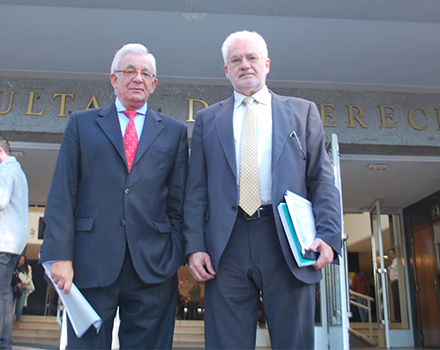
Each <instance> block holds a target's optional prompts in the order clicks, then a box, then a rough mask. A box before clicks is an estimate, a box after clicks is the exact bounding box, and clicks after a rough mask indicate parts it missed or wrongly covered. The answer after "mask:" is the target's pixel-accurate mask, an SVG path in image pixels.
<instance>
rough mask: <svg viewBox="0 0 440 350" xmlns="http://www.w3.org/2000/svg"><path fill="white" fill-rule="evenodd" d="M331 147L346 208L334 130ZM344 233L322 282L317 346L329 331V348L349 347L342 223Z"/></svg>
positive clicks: (327, 337)
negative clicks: (335, 259) (334, 261)
mask: <svg viewBox="0 0 440 350" xmlns="http://www.w3.org/2000/svg"><path fill="white" fill-rule="evenodd" d="M327 151H328V153H329V156H330V161H331V163H332V166H333V173H334V175H335V186H336V187H337V188H338V190H339V193H340V197H341V201H340V205H341V208H342V191H341V170H340V163H339V145H338V138H337V135H335V134H332V138H331V142H330V143H329V145H328V146H327ZM341 215H342V214H341ZM341 222H342V217H341ZM341 237H342V241H343V246H342V251H341V257H340V258H339V264H337V265H336V264H330V265H329V266H327V267H326V268H325V270H324V271H323V280H322V281H321V283H320V291H321V292H322V295H321V297H320V300H321V305H322V310H323V317H322V327H321V329H318V327H315V349H323V348H324V344H320V339H322V338H321V337H320V334H319V332H321V333H323V334H325V335H326V337H325V338H324V337H323V338H324V339H328V340H327V341H328V343H327V344H326V345H327V348H328V349H330V350H332V349H349V339H348V312H349V301H348V297H347V296H348V268H347V245H346V240H347V237H346V235H345V233H344V227H343V225H342V227H341Z"/></svg>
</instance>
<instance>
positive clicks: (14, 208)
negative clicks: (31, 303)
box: [0, 137, 29, 349]
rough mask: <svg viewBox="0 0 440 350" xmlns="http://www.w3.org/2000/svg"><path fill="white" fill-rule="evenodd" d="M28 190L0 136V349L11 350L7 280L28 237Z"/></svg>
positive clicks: (10, 305)
mask: <svg viewBox="0 0 440 350" xmlns="http://www.w3.org/2000/svg"><path fill="white" fill-rule="evenodd" d="M28 197H29V191H28V183H27V179H26V175H25V174H24V172H23V170H22V169H21V166H20V163H19V162H18V161H17V159H16V158H15V157H14V156H12V152H11V146H10V144H9V142H8V141H7V140H6V139H4V138H3V137H0V349H11V348H12V314H13V303H12V288H11V281H12V275H13V273H14V268H15V264H16V262H17V260H18V256H19V254H21V253H22V252H23V249H24V247H25V246H26V242H27V237H28V207H29V199H28Z"/></svg>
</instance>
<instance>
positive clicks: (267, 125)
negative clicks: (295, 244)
mask: <svg viewBox="0 0 440 350" xmlns="http://www.w3.org/2000/svg"><path fill="white" fill-rule="evenodd" d="M245 97H246V96H244V95H242V94H240V93H238V92H236V91H234V114H233V129H234V141H235V159H236V160H237V162H236V163H237V164H236V165H237V186H239V185H240V183H239V182H240V140H241V126H242V124H243V116H244V112H245V110H246V106H245V105H244V104H243V99H244V98H245ZM252 97H253V98H254V99H255V101H254V106H255V107H256V122H257V137H258V175H259V179H260V196H261V203H262V204H263V205H264V204H272V96H271V94H270V92H269V90H268V89H267V86H264V87H263V88H262V89H261V90H260V91H258V92H257V93H255V94H254V95H252Z"/></svg>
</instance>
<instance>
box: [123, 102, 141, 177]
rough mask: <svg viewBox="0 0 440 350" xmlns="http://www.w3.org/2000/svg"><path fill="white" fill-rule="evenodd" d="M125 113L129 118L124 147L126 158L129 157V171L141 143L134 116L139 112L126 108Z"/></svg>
mask: <svg viewBox="0 0 440 350" xmlns="http://www.w3.org/2000/svg"><path fill="white" fill-rule="evenodd" d="M123 113H124V114H125V115H126V116H127V117H128V119H129V121H128V124H127V127H126V128H125V134H124V148H125V158H126V159H127V167H128V172H130V171H131V167H132V165H133V161H134V157H135V156H136V150H137V146H138V144H139V140H138V137H137V132H136V126H135V125H134V117H135V116H136V115H137V112H136V111H133V110H131V109H126V110H125V111H124V112H123Z"/></svg>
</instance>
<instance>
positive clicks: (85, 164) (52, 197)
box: [41, 103, 188, 288]
mask: <svg viewBox="0 0 440 350" xmlns="http://www.w3.org/2000/svg"><path fill="white" fill-rule="evenodd" d="M187 167H188V142H187V129H186V127H185V126H184V125H182V124H181V123H179V122H178V121H176V120H175V119H173V118H171V117H168V116H166V115H163V114H160V113H156V112H154V111H153V110H151V108H149V109H148V112H147V115H146V118H145V123H144V128H143V132H142V137H141V139H140V142H139V146H138V149H137V152H136V157H135V160H134V163H133V167H132V169H131V172H130V173H129V172H128V170H127V163H126V160H125V151H124V144H123V138H122V133H121V128H120V125H119V120H118V115H117V111H116V108H115V105H114V103H112V104H110V105H108V106H107V107H104V108H100V109H94V110H88V111H82V112H78V113H74V114H72V115H71V116H70V119H69V123H68V125H67V127H66V130H65V132H64V136H63V141H62V143H61V148H60V152H59V156H58V160H57V165H56V167H55V173H54V176H53V180H52V185H51V188H50V191H49V195H48V198H47V206H46V212H45V221H46V230H45V233H44V242H43V245H42V248H41V261H42V262H44V261H48V260H71V261H73V267H74V272H75V275H74V282H75V283H76V284H77V286H78V287H79V288H93V287H106V286H108V285H110V284H111V283H113V282H114V281H115V280H116V278H117V277H118V275H119V273H120V271H121V268H122V264H123V262H124V256H125V253H126V247H127V245H128V248H129V250H130V254H131V257H132V260H133V265H134V267H135V269H136V272H137V274H138V275H139V277H140V278H141V279H142V280H143V281H144V282H145V283H160V282H163V281H165V280H167V279H169V278H170V277H172V276H173V275H174V274H175V273H176V271H177V269H178V268H179V267H180V266H181V265H182V264H183V262H184V254H183V253H184V251H183V237H182V225H183V213H182V211H183V200H184V189H185V182H186V176H187Z"/></svg>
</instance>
